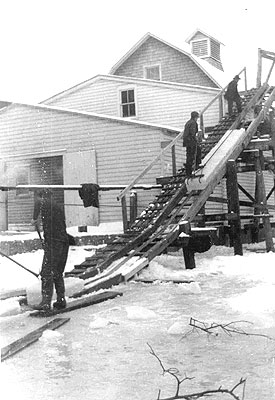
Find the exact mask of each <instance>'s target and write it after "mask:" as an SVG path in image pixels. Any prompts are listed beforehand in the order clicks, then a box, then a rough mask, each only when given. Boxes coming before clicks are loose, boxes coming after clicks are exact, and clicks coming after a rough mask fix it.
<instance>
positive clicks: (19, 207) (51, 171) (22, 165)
mask: <svg viewBox="0 0 275 400" xmlns="http://www.w3.org/2000/svg"><path fill="white" fill-rule="evenodd" d="M6 169H7V184H9V185H16V184H17V183H18V182H17V176H18V173H20V172H22V171H23V170H26V171H29V179H30V181H29V182H23V183H24V184H28V183H30V182H31V183H32V184H37V185H39V184H46V185H47V184H54V185H62V184H63V168H62V157H60V156H59V157H44V158H32V159H29V160H21V161H18V160H17V161H15V160H14V161H10V162H7V165H6ZM19 183H20V182H19ZM53 197H54V199H55V201H56V202H57V203H59V204H60V205H62V206H63V203H64V194H63V191H56V192H54V194H53ZM33 204H34V199H33V192H31V191H25V190H24V191H10V192H8V215H9V224H10V226H12V227H14V228H20V226H22V225H30V221H31V218H32V215H33Z"/></svg>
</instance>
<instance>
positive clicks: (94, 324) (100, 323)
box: [89, 317, 112, 329]
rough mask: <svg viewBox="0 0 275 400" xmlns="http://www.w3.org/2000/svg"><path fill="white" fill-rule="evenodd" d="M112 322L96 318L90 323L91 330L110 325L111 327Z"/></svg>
mask: <svg viewBox="0 0 275 400" xmlns="http://www.w3.org/2000/svg"><path fill="white" fill-rule="evenodd" d="M111 324H112V322H111V321H109V320H108V319H107V318H102V317H96V318H95V319H94V320H93V321H91V322H90V323H89V329H102V328H105V327H106V326H108V325H111Z"/></svg>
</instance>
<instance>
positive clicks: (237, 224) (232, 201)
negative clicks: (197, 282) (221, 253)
mask: <svg viewBox="0 0 275 400" xmlns="http://www.w3.org/2000/svg"><path fill="white" fill-rule="evenodd" d="M226 189H227V198H228V213H229V214H230V213H231V212H233V213H235V214H236V215H237V218H235V219H233V220H231V221H229V226H230V228H231V229H230V230H231V237H232V239H233V246H234V254H235V255H240V256H242V255H243V246H242V241H241V220H240V203H239V192H238V181H237V170H236V162H235V161H234V160H229V161H228V162H227V174H226Z"/></svg>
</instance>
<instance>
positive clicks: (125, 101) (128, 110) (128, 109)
mask: <svg viewBox="0 0 275 400" xmlns="http://www.w3.org/2000/svg"><path fill="white" fill-rule="evenodd" d="M120 93H121V115H122V117H123V118H126V117H135V115H136V104H135V91H134V89H129V90H122V91H121V92H120Z"/></svg>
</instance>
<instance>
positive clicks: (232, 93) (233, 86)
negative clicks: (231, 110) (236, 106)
mask: <svg viewBox="0 0 275 400" xmlns="http://www.w3.org/2000/svg"><path fill="white" fill-rule="evenodd" d="M224 98H225V99H226V100H236V99H238V98H240V95H239V92H238V82H237V81H235V80H234V79H233V81H231V82H230V83H229V84H228V87H227V90H226V92H225V95H224Z"/></svg>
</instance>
